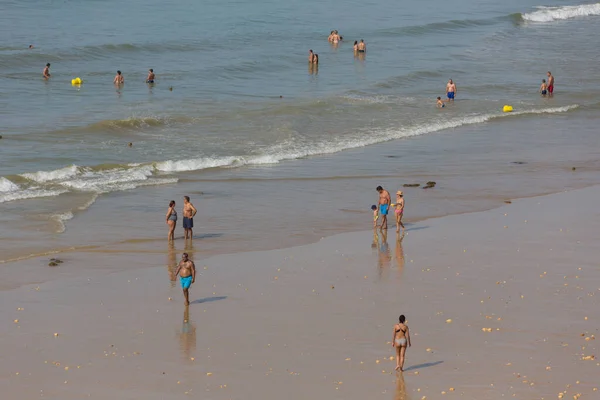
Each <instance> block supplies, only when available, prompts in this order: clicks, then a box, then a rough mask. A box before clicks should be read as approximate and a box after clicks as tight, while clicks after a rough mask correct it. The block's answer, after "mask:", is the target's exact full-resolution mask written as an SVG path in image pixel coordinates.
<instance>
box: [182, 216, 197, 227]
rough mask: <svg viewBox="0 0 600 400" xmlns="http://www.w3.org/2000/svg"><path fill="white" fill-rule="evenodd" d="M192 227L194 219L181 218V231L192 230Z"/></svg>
mask: <svg viewBox="0 0 600 400" xmlns="http://www.w3.org/2000/svg"><path fill="white" fill-rule="evenodd" d="M193 227H194V218H188V217H183V229H192V228H193Z"/></svg>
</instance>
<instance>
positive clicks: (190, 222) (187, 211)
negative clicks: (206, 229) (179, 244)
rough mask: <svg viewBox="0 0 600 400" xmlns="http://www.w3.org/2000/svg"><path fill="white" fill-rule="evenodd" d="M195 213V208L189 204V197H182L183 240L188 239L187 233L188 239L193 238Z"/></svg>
mask: <svg viewBox="0 0 600 400" xmlns="http://www.w3.org/2000/svg"><path fill="white" fill-rule="evenodd" d="M197 212H198V210H196V207H194V205H193V204H192V203H190V196H183V229H184V230H185V240H187V238H188V233H189V235H190V239H192V238H193V237H194V231H193V228H194V216H195V215H196V213H197Z"/></svg>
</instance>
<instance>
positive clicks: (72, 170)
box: [21, 165, 79, 183]
mask: <svg viewBox="0 0 600 400" xmlns="http://www.w3.org/2000/svg"><path fill="white" fill-rule="evenodd" d="M78 172H79V167H78V166H76V165H71V166H70V167H65V168H61V169H56V170H54V171H38V172H33V173H27V174H21V176H22V177H23V178H26V179H29V180H31V181H34V182H38V183H46V182H53V181H60V180H63V179H67V178H71V177H73V176H76V175H77V174H78Z"/></svg>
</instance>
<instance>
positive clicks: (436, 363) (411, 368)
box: [404, 361, 443, 372]
mask: <svg viewBox="0 0 600 400" xmlns="http://www.w3.org/2000/svg"><path fill="white" fill-rule="evenodd" d="M441 363H443V361H436V362H430V363H425V364H417V365H411V366H410V367H408V368H404V371H405V372H406V371H412V370H415V369H421V368H429V367H435V366H436V365H439V364H441Z"/></svg>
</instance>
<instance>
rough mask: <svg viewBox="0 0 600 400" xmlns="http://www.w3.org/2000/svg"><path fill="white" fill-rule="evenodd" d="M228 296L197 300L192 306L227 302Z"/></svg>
mask: <svg viewBox="0 0 600 400" xmlns="http://www.w3.org/2000/svg"><path fill="white" fill-rule="evenodd" d="M226 298H227V296H213V297H205V298H203V299H197V300H194V301H192V302H191V304H202V303H212V302H213V301H219V300H225V299H226Z"/></svg>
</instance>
